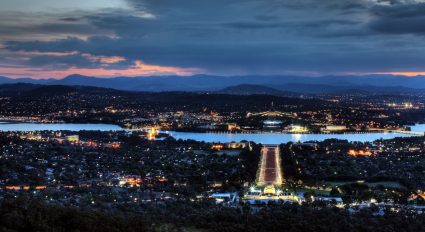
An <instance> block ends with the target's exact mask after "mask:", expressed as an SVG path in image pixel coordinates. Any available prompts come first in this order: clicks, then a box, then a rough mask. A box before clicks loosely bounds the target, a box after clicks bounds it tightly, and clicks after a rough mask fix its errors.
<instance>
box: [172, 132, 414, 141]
mask: <svg viewBox="0 0 425 232" xmlns="http://www.w3.org/2000/svg"><path fill="white" fill-rule="evenodd" d="M169 134H170V135H171V136H172V137H174V138H175V139H182V140H187V139H192V140H196V141H204V142H221V143H225V142H240V141H242V140H246V141H254V142H256V143H263V144H280V143H287V142H307V141H323V140H325V139H333V138H334V139H345V140H348V141H358V142H372V141H375V140H377V139H393V138H396V137H409V136H411V135H406V134H399V133H368V134H217V133H190V132H174V131H171V132H169Z"/></svg>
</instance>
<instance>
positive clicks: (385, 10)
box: [369, 3, 425, 34]
mask: <svg viewBox="0 0 425 232" xmlns="http://www.w3.org/2000/svg"><path fill="white" fill-rule="evenodd" d="M371 12H372V15H373V16H374V18H373V20H371V21H370V23H369V26H370V28H371V29H372V30H375V31H377V32H380V33H388V34H424V33H425V26H424V22H425V3H416V4H400V3H392V5H389V6H376V7H373V8H372V9H371Z"/></svg>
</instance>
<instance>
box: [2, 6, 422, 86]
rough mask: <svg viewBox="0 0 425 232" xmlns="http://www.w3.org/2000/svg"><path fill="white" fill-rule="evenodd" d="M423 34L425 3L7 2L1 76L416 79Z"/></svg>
mask: <svg viewBox="0 0 425 232" xmlns="http://www.w3.org/2000/svg"><path fill="white" fill-rule="evenodd" d="M424 35H425V0H208V1H207V0H72V1H62V0H37V1H35V0H1V2H0V75H2V76H8V77H34V78H52V77H53V78H61V77H64V76H67V75H69V74H74V73H78V74H82V75H90V76H146V75H194V74H213V75H247V74H253V75H271V74H273V75H274V74H279V75H304V76H320V75H345V74H354V75H363V74H370V73H394V74H400V73H401V74H405V75H415V74H424V73H425V39H424ZM421 72H424V73H421Z"/></svg>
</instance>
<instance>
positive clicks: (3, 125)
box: [0, 122, 123, 132]
mask: <svg viewBox="0 0 425 232" xmlns="http://www.w3.org/2000/svg"><path fill="white" fill-rule="evenodd" d="M42 130H48V131H60V130H68V131H82V130H87V131H117V130H123V128H121V127H120V126H117V125H113V124H79V123H51V124H49V123H7V122H0V131H6V132H7V131H22V132H29V131H42Z"/></svg>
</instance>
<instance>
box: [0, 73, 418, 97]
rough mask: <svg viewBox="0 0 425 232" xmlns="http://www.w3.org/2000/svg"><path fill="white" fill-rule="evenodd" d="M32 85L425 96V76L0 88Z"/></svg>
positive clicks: (190, 79)
mask: <svg viewBox="0 0 425 232" xmlns="http://www.w3.org/2000/svg"><path fill="white" fill-rule="evenodd" d="M13 83H31V84H42V85H72V86H93V87H102V88H113V89H118V90H126V91H147V92H163V91H189V92H190V91H194V92H211V91H213V92H219V93H234V94H242V95H243V94H270V95H288V94H289V95H292V94H293V93H298V94H299V93H301V94H319V93H345V92H358V93H363V92H364V93H406V92H425V76H417V77H405V76H393V75H367V76H323V77H300V76H232V77H223V76H212V75H195V76H184V77H182V76H149V77H114V78H99V77H89V76H82V75H70V76H67V77H65V78H63V79H42V80H37V79H31V78H20V79H12V78H7V77H0V84H13Z"/></svg>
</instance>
